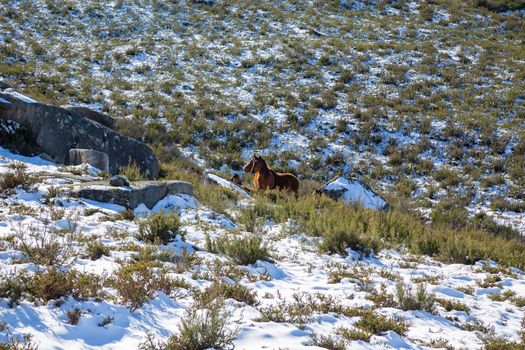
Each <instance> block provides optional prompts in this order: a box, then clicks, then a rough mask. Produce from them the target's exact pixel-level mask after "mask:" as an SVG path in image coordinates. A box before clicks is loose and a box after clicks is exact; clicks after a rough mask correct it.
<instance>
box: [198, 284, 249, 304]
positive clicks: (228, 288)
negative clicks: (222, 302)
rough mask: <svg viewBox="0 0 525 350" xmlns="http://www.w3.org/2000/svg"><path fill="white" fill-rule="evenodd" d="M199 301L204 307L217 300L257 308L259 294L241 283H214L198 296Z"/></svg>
mask: <svg viewBox="0 0 525 350" xmlns="http://www.w3.org/2000/svg"><path fill="white" fill-rule="evenodd" d="M196 299H197V301H198V302H199V304H200V305H202V306H204V307H205V306H207V305H210V304H211V303H213V302H214V300H216V299H233V300H236V301H238V302H242V303H246V304H247V305H251V306H255V305H257V304H258V303H259V302H258V301H257V294H256V293H255V292H253V291H251V290H250V289H249V288H248V287H245V286H244V285H242V284H240V283H235V284H229V283H226V282H217V281H215V282H213V283H212V285H211V286H209V287H208V288H206V289H205V290H203V291H202V292H199V293H198V294H197V296H196Z"/></svg>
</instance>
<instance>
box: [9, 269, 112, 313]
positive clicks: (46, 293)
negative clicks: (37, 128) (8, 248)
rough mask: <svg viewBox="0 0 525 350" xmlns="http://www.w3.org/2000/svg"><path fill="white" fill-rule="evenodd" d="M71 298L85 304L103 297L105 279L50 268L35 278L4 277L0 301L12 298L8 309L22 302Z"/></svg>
mask: <svg viewBox="0 0 525 350" xmlns="http://www.w3.org/2000/svg"><path fill="white" fill-rule="evenodd" d="M67 296H71V297H73V298H75V299H77V300H80V301H85V300H88V299H89V298H96V299H100V298H101V297H102V278H101V277H99V276H97V275H94V274H89V273H81V272H77V271H74V270H70V271H67V270H63V269H58V268H56V267H49V268H46V269H44V270H40V271H37V272H36V273H34V274H33V275H30V274H29V273H27V272H25V271H22V272H19V273H16V274H13V275H7V276H3V278H2V282H0V297H2V298H9V305H10V306H11V307H13V306H14V305H17V304H18V303H19V302H20V300H21V299H22V298H26V299H28V300H30V301H33V302H35V303H43V304H47V303H48V302H49V301H52V300H55V301H56V302H60V301H61V299H63V298H64V297H67Z"/></svg>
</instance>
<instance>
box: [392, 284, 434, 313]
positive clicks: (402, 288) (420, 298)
mask: <svg viewBox="0 0 525 350" xmlns="http://www.w3.org/2000/svg"><path fill="white" fill-rule="evenodd" d="M396 297H397V303H398V305H399V307H400V308H401V309H402V310H404V311H407V310H423V311H427V312H430V313H432V312H434V309H435V307H434V304H435V295H434V294H433V293H428V292H427V290H426V288H425V286H424V285H423V284H419V285H418V286H417V290H416V291H415V292H413V290H412V287H411V286H410V285H404V284H402V283H398V284H397V285H396Z"/></svg>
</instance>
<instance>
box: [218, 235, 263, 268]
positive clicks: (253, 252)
mask: <svg viewBox="0 0 525 350" xmlns="http://www.w3.org/2000/svg"><path fill="white" fill-rule="evenodd" d="M210 248H211V250H210V251H217V252H219V253H221V254H225V255H226V256H228V257H229V258H231V259H232V260H233V261H235V262H236V263H237V264H240V265H250V264H255V263H256V262H257V260H269V252H268V248H267V247H266V244H264V243H263V239H262V237H261V236H260V235H257V234H254V233H252V234H248V235H244V236H240V237H233V238H228V237H219V238H217V239H216V240H215V241H212V242H211V244H210Z"/></svg>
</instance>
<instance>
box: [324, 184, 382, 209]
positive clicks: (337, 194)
mask: <svg viewBox="0 0 525 350" xmlns="http://www.w3.org/2000/svg"><path fill="white" fill-rule="evenodd" d="M316 192H317V193H323V194H325V195H327V196H328V197H330V198H332V199H335V200H340V201H343V202H345V203H348V204H356V203H357V204H360V205H362V206H363V207H364V208H368V209H375V210H385V209H388V202H387V201H386V200H385V199H384V198H383V197H381V196H380V195H378V194H377V193H375V192H374V191H373V190H372V189H371V188H370V187H369V186H368V185H366V184H364V183H362V182H361V181H359V180H355V179H348V178H345V177H338V178H336V179H334V180H332V181H330V182H329V183H327V184H326V185H324V186H323V187H321V188H320V189H318V190H316Z"/></svg>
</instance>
